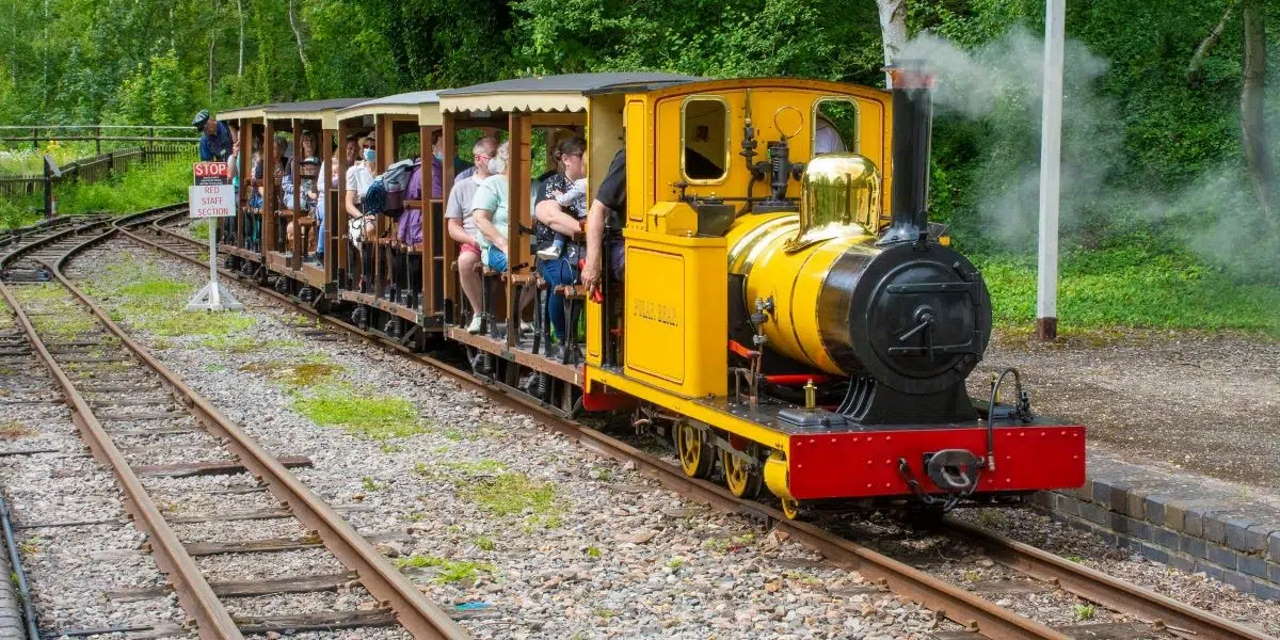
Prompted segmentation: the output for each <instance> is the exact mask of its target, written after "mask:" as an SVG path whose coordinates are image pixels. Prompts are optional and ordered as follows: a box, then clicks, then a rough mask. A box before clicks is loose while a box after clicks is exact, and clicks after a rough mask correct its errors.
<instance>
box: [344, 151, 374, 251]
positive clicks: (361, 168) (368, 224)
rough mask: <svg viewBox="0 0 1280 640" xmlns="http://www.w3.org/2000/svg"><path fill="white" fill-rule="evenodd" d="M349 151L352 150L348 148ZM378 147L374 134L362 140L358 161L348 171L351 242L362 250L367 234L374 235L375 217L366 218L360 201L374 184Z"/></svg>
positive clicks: (347, 199) (347, 203)
mask: <svg viewBox="0 0 1280 640" xmlns="http://www.w3.org/2000/svg"><path fill="white" fill-rule="evenodd" d="M348 149H349V150H351V151H354V149H351V147H350V146H348ZM376 154H377V147H376V143H375V141H374V136H373V134H372V133H370V134H369V136H368V137H366V138H364V139H362V140H360V152H359V155H358V156H357V158H358V159H357V160H356V161H355V162H354V163H352V165H351V166H350V167H349V168H348V169H347V198H346V203H345V206H346V208H347V219H348V221H349V226H350V232H351V242H352V244H355V245H356V249H357V250H359V248H360V241H361V239H362V238H364V237H365V235H364V234H365V233H366V232H367V233H369V234H370V236H371V235H372V233H373V216H367V217H366V216H365V215H364V212H363V211H361V210H360V199H361V198H363V197H364V193H365V192H366V191H368V190H369V185H371V184H373V167H374V161H375V160H376V159H377V155H376Z"/></svg>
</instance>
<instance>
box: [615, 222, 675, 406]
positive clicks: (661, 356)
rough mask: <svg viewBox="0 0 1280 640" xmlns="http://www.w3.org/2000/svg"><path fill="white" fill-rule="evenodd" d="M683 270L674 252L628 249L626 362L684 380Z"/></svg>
mask: <svg viewBox="0 0 1280 640" xmlns="http://www.w3.org/2000/svg"><path fill="white" fill-rule="evenodd" d="M684 270H685V265H684V257H683V256H681V255H679V254H672V253H665V252H659V251H651V250H647V249H634V248H631V247H628V248H627V286H626V289H625V291H626V295H627V322H626V326H627V348H626V358H627V366H628V367H629V368H630V369H633V370H635V371H638V372H643V373H647V374H649V375H652V376H657V377H659V378H662V379H663V380H668V381H670V382H674V383H676V384H680V383H681V382H683V381H684V338H685V336H684V328H683V325H684V322H683V318H682V314H681V310H682V309H683V308H684V297H685V280H684V277H685V274H684ZM632 274H635V275H636V276H639V277H631V276H632ZM640 274H643V276H641V275H640Z"/></svg>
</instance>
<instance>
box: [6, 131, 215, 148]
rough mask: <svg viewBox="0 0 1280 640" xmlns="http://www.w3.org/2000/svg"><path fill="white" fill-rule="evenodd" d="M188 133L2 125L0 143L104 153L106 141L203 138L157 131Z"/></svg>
mask: <svg viewBox="0 0 1280 640" xmlns="http://www.w3.org/2000/svg"><path fill="white" fill-rule="evenodd" d="M170 131H185V132H188V133H190V132H191V126H190V125H174V124H36V125H3V126H0V143H5V144H14V143H23V144H25V143H27V142H30V143H31V148H32V149H39V148H40V143H41V142H51V141H57V142H93V143H94V144H95V146H96V147H97V149H96V151H97V152H98V153H102V143H103V142H108V143H110V142H191V143H195V142H197V141H199V140H200V138H193V137H188V136H178V135H167V136H162V135H158V132H170Z"/></svg>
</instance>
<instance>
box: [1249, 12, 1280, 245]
mask: <svg viewBox="0 0 1280 640" xmlns="http://www.w3.org/2000/svg"><path fill="white" fill-rule="evenodd" d="M1243 15H1244V84H1243V86H1242V87H1241V90H1240V129H1241V143H1242V144H1243V146H1244V158H1245V163H1246V164H1247V165H1248V167H1249V177H1250V178H1251V179H1252V180H1253V189H1254V191H1255V192H1256V193H1257V196H1258V205H1259V207H1260V208H1261V209H1262V217H1263V219H1264V220H1265V221H1266V224H1267V225H1268V226H1270V228H1271V230H1272V231H1273V232H1275V231H1277V229H1280V221H1277V220H1276V218H1275V213H1276V211H1275V206H1274V197H1275V181H1274V171H1273V170H1272V167H1271V154H1270V153H1269V151H1268V149H1267V126H1266V120H1265V119H1264V113H1263V100H1264V96H1265V94H1266V77H1267V44H1266V38H1267V33H1266V27H1265V25H1264V24H1263V17H1262V16H1263V11H1262V0H1244V12H1243Z"/></svg>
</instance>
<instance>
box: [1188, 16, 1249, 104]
mask: <svg viewBox="0 0 1280 640" xmlns="http://www.w3.org/2000/svg"><path fill="white" fill-rule="evenodd" d="M1239 3H1240V0H1228V2H1227V8H1226V9H1225V10H1224V11H1223V12H1222V19H1221V20H1218V24H1217V26H1215V27H1214V28H1213V30H1212V31H1210V32H1209V35H1207V36H1205V38H1204V40H1201V41H1200V46H1198V47H1196V52H1195V53H1193V54H1192V55H1191V62H1189V63H1187V84H1188V85H1189V86H1192V87H1198V86H1200V81H1201V80H1202V79H1203V76H1204V73H1203V69H1202V67H1203V66H1204V59H1205V58H1206V57H1207V56H1208V55H1209V51H1211V50H1212V49H1213V48H1214V47H1215V46H1217V44H1218V41H1219V40H1221V39H1222V32H1223V30H1224V29H1226V28H1227V22H1228V21H1229V20H1231V12H1233V11H1235V8H1236V5H1237V4H1239Z"/></svg>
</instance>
